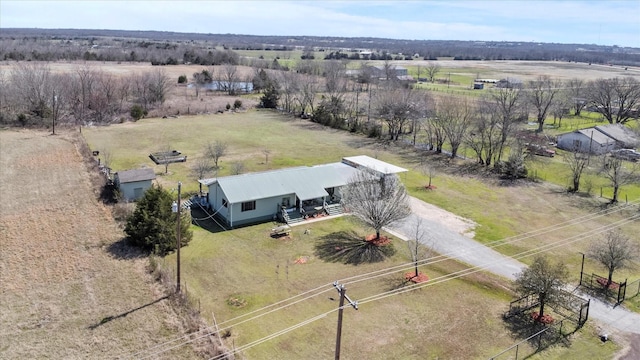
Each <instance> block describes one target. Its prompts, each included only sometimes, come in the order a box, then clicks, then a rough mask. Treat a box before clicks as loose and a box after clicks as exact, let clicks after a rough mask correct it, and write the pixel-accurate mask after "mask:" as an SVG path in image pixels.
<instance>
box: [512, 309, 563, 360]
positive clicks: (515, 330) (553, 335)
mask: <svg viewBox="0 0 640 360" xmlns="http://www.w3.org/2000/svg"><path fill="white" fill-rule="evenodd" d="M502 320H503V321H504V322H505V324H506V327H507V329H508V330H509V331H510V332H511V335H512V336H513V337H515V338H516V339H523V340H524V339H527V338H529V337H531V336H532V335H535V334H537V333H539V332H541V331H542V330H545V329H546V331H544V332H543V333H541V334H539V335H537V336H534V337H531V338H529V339H528V340H527V343H528V344H529V345H530V346H531V347H533V348H534V349H535V352H538V351H540V350H543V349H545V348H547V347H549V346H551V345H554V344H558V343H562V344H563V345H565V346H569V345H570V342H569V340H568V338H567V337H565V336H563V335H562V334H561V333H560V332H559V331H558V329H557V328H556V327H554V326H551V325H545V324H542V323H540V322H537V321H534V320H533V319H532V318H531V314H530V311H523V312H521V313H519V314H515V315H512V316H509V317H506V316H503V317H502ZM535 352H534V353H535ZM531 355H533V354H531ZM531 355H529V356H531ZM529 356H524V357H523V359H526V358H528V357H529Z"/></svg>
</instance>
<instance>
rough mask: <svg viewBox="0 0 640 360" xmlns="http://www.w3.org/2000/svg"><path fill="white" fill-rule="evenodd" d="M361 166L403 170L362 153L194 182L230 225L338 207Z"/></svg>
mask: <svg viewBox="0 0 640 360" xmlns="http://www.w3.org/2000/svg"><path fill="white" fill-rule="evenodd" d="M361 170H366V171H367V172H370V173H374V174H376V175H377V176H381V177H382V176H390V175H395V174H397V173H400V172H405V171H407V170H406V169H403V168H401V167H398V166H395V165H392V164H389V163H386V162H384V161H380V160H377V159H373V158H370V157H368V156H353V157H346V158H343V159H342V162H336V163H330V164H323V165H315V166H300V167H295V168H288V169H280V170H272V171H264V172H257V173H250V174H242V175H233V176H225V177H219V178H212V179H202V180H199V182H200V183H201V184H203V185H205V186H207V187H208V189H209V191H208V193H207V195H206V200H207V205H208V207H209V208H210V209H211V210H212V211H213V213H214V214H215V215H216V217H218V218H220V219H222V220H223V221H224V222H225V223H226V224H227V225H228V226H230V227H234V226H240V225H245V224H251V223H258V222H264V221H272V220H274V219H280V220H282V221H285V222H287V223H293V222H298V221H302V220H303V219H304V218H306V217H308V216H315V215H318V214H320V213H322V214H329V215H334V214H339V213H342V205H341V204H340V200H341V192H340V190H341V188H342V187H343V186H345V185H347V184H348V183H349V182H350V181H351V179H353V177H354V176H355V174H356V173H357V172H358V171H361Z"/></svg>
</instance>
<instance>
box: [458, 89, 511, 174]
mask: <svg viewBox="0 0 640 360" xmlns="http://www.w3.org/2000/svg"><path fill="white" fill-rule="evenodd" d="M494 107H495V105H494V104H493V103H492V102H490V101H487V100H486V99H484V100H480V102H479V103H478V111H477V112H476V113H475V116H473V117H472V119H471V126H470V129H469V131H468V132H467V134H466V139H465V144H466V145H467V146H468V147H469V148H471V149H472V150H473V151H474V152H475V153H476V156H477V159H478V163H479V164H481V165H485V166H491V164H492V163H493V161H494V159H495V158H496V157H497V153H498V152H499V151H500V148H501V143H502V129H501V127H500V116H499V114H498V113H497V112H496V111H494V110H493V109H494Z"/></svg>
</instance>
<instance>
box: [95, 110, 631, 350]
mask: <svg viewBox="0 0 640 360" xmlns="http://www.w3.org/2000/svg"><path fill="white" fill-rule="evenodd" d="M83 134H84V136H85V137H86V139H87V142H88V143H89V145H90V147H91V149H92V150H105V149H109V151H110V152H112V154H113V166H112V167H113V168H114V169H115V170H122V169H128V168H132V167H137V166H154V165H153V163H152V162H151V161H150V160H149V159H148V157H147V156H148V154H149V153H150V152H152V151H155V150H156V149H158V146H159V145H160V144H167V143H170V144H171V146H172V148H175V149H178V150H180V151H182V152H183V153H185V154H187V155H188V157H189V159H192V158H197V157H199V156H201V155H202V148H203V146H204V144H205V143H207V142H210V141H214V140H224V141H226V142H227V143H228V144H229V154H228V155H226V156H225V157H223V158H222V160H221V165H222V169H221V171H220V175H226V174H229V171H230V169H231V164H233V163H234V162H242V163H243V164H244V165H245V167H246V169H247V171H260V170H266V169H270V168H271V169H273V168H281V167H289V166H296V165H313V164H320V163H326V162H332V161H339V159H340V158H341V157H343V156H351V155H359V154H364V155H370V156H374V157H378V158H380V159H382V160H384V161H388V162H391V163H394V164H397V165H399V166H403V167H405V168H408V169H410V171H409V172H408V173H407V174H406V175H402V177H401V179H402V181H403V182H404V183H405V185H406V186H407V188H408V189H409V191H410V193H411V194H412V195H414V196H416V197H418V198H421V199H423V200H425V201H427V202H429V203H433V204H436V205H438V206H441V207H443V208H445V209H447V210H449V211H452V212H454V213H456V214H458V215H460V216H463V217H466V218H469V219H471V220H473V221H475V222H476V223H478V226H477V228H476V229H475V232H476V239H478V240H479V241H481V242H485V243H488V242H491V241H495V240H503V239H506V238H509V237H511V236H516V235H520V234H524V233H528V232H531V231H535V230H538V229H542V228H547V227H551V226H553V225H554V224H559V223H561V222H571V221H573V220H574V219H577V218H580V217H582V216H585V215H586V214H589V213H593V212H597V211H599V210H601V209H602V206H603V203H604V201H603V200H600V199H597V198H594V199H589V198H584V197H580V196H569V195H566V194H565V193H564V192H563V191H562V187H558V186H555V185H552V184H547V183H539V184H535V183H529V184H520V185H516V186H501V185H500V184H499V183H497V182H495V181H494V180H492V179H490V178H482V177H477V176H468V175H466V174H465V173H464V172H462V169H464V167H461V168H460V170H459V171H460V172H458V173H456V172H453V173H451V172H449V171H448V170H445V168H442V170H440V171H438V172H437V175H436V177H435V178H434V184H435V185H437V187H438V188H437V190H436V191H425V190H423V186H424V185H425V184H426V182H427V178H426V176H425V175H424V174H423V173H422V172H421V171H419V167H420V164H421V163H422V162H423V161H424V160H425V158H423V157H422V156H420V155H419V154H416V153H415V152H414V151H412V150H410V149H406V148H396V147H386V146H382V145H381V144H379V143H377V142H376V141H374V140H371V139H366V138H363V137H361V136H357V135H353V134H349V133H346V132H342V131H336V130H331V129H326V128H322V127H318V126H317V125H315V124H313V123H310V122H307V121H302V120H300V119H293V118H288V117H283V116H280V115H278V114H275V113H272V112H265V111H249V112H246V113H238V114H222V115H208V116H197V117H183V118H177V119H145V120H141V121H139V122H137V123H128V124H121V125H116V126H110V127H101V128H87V129H84V130H83ZM265 149H268V150H270V155H269V161H268V162H267V161H266V157H265V154H264V153H263V150H265ZM426 160H427V161H429V162H433V164H434V166H439V165H438V164H440V161H441V159H440V158H438V157H435V158H426ZM190 161H191V160H189V161H188V162H187V163H178V164H171V165H170V166H169V173H168V174H167V175H164V174H163V171H164V167H162V166H155V167H154V169H155V171H156V173H157V174H158V182H159V183H160V184H163V186H165V187H168V188H172V187H175V183H176V182H177V181H182V182H183V185H184V188H185V189H186V190H187V191H188V192H195V191H197V183H196V181H195V178H193V176H191V175H190V171H189V165H190ZM632 211H633V210H632ZM635 211H637V210H635ZM625 216H629V213H626V212H624V211H623V212H619V213H614V214H612V215H608V216H601V217H597V218H593V219H591V220H590V221H588V222H583V223H576V224H573V225H570V226H567V227H565V228H562V229H558V230H554V231H549V232H547V233H544V234H540V235H537V236H531V237H527V238H524V239H523V240H521V241H519V242H517V243H514V244H509V245H505V246H502V247H499V248H498V250H499V251H502V252H504V253H506V254H509V255H513V254H517V253H520V252H522V251H526V250H529V249H532V248H535V247H538V246H540V245H541V244H551V243H553V242H557V241H562V240H564V239H567V238H570V237H572V236H582V239H581V240H580V241H576V242H573V243H571V244H567V245H565V246H563V247H560V248H557V249H554V254H555V255H556V256H557V257H558V258H562V259H563V261H564V262H565V263H567V264H568V266H569V268H570V271H571V275H572V278H573V279H577V278H578V276H579V266H580V255H579V252H580V251H585V250H586V248H587V246H588V244H589V241H591V240H592V239H593V238H594V237H590V236H588V234H589V232H594V231H596V230H597V229H598V228H600V227H601V226H604V225H606V224H608V223H611V222H613V221H615V220H619V219H623V218H624V217H625ZM272 226H273V224H263V225H257V226H253V227H248V228H242V229H235V230H232V231H227V232H209V231H206V230H202V229H199V228H197V227H195V228H194V229H195V234H194V240H193V241H192V243H190V245H189V246H188V247H187V248H185V250H184V251H183V253H184V254H185V255H183V256H184V259H186V260H184V261H183V269H184V270H183V273H184V274H185V275H184V279H185V280H186V283H187V287H188V289H189V291H190V293H192V294H194V295H195V296H196V297H198V298H200V301H201V306H202V309H203V312H204V313H205V314H206V313H207V312H212V313H214V314H215V315H216V317H217V319H218V322H219V323H221V324H220V325H221V326H225V324H229V326H231V327H232V336H231V339H233V340H234V344H235V346H241V345H242V344H247V343H249V342H251V341H254V340H256V339H260V338H261V337H264V336H266V335H268V334H269V333H271V332H273V331H277V330H280V329H282V328H285V327H287V326H291V325H294V324H297V323H299V322H301V321H303V320H305V319H308V318H310V317H312V316H314V315H317V314H319V313H323V312H325V311H330V310H331V309H335V307H336V303H335V302H331V301H330V300H329V299H328V298H329V297H333V298H334V299H335V298H336V293H335V290H334V289H332V287H331V286H330V285H329V284H330V283H331V282H332V281H334V280H339V279H345V278H347V277H349V276H352V275H354V274H361V273H365V272H367V271H371V270H372V269H375V268H384V267H388V266H391V265H393V264H400V263H405V262H406V261H408V253H407V251H406V250H405V249H404V248H405V246H404V245H403V244H401V243H398V242H397V241H396V243H395V245H396V248H397V249H398V250H399V251H398V254H397V255H396V256H395V257H394V258H392V259H389V260H387V261H386V262H385V263H382V264H376V265H367V266H362V265H361V266H358V267H354V266H346V265H341V264H333V263H331V264H328V263H325V262H324V261H322V260H320V259H318V258H316V257H315V256H314V252H313V244H314V243H315V242H316V241H318V239H319V238H320V237H322V236H323V235H325V234H330V233H332V232H334V231H337V230H339V229H347V228H352V227H353V226H354V225H353V224H351V223H350V222H348V221H347V219H346V218H341V219H337V220H332V221H329V222H322V223H317V224H314V225H313V226H311V227H310V229H311V230H312V231H311V234H313V235H305V234H303V230H304V229H296V231H294V233H293V235H292V238H291V239H289V240H274V239H271V238H270V237H269V236H268V232H269V229H270V228H271V227H272ZM623 230H624V231H625V232H626V233H628V234H634V233H636V232H637V231H639V230H640V225H639V224H638V223H637V222H636V223H632V224H629V225H626V226H625V227H624V229H623ZM356 231H357V232H358V233H359V234H360V235H362V236H363V235H365V234H366V232H367V230H365V229H359V228H356ZM581 234H582V235H581ZM585 234H586V235H587V236H585ZM301 256H306V257H308V259H309V261H308V262H307V263H306V264H304V265H300V264H295V260H296V259H298V258H299V257H301ZM256 260H258V261H256ZM522 260H523V261H524V262H527V261H529V258H524V259H522ZM165 261H166V263H165V265H166V266H167V267H168V268H169V269H171V268H172V267H173V263H172V261H173V257H171V256H170V257H168V258H166V260H165ZM459 266H460V265H459V264H455V263H447V264H446V265H445V264H442V266H439V267H436V266H433V267H426V269H425V270H426V271H427V272H428V273H429V275H430V276H431V277H432V278H433V277H436V276H438V274H443V273H446V272H448V271H452V270H453V269H456V268H458V267H459ZM585 270H586V271H602V269H601V268H598V267H597V265H596V264H589V269H585ZM616 274H617V275H616V276H619V277H621V278H623V277H627V276H628V277H629V278H637V277H640V267H639V266H638V264H636V265H635V266H634V267H632V268H631V269H628V270H625V271H621V272H620V273H616ZM323 284H324V285H323ZM398 285H399V279H398V275H392V276H389V277H387V278H382V279H378V280H375V281H371V282H366V284H360V283H357V284H354V285H353V286H349V288H348V289H349V294H350V295H352V296H353V297H354V298H355V299H358V298H360V299H361V298H363V297H366V296H368V295H369V294H376V293H380V292H383V291H385V290H389V289H390V288H391V287H393V286H398ZM319 286H322V289H324V290H326V291H327V293H323V294H322V295H319V296H318V297H314V298H313V299H310V300H308V301H305V302H304V303H302V304H299V305H296V306H295V307H292V308H291V309H289V310H287V311H284V312H277V313H275V314H273V315H271V316H265V318H261V319H260V320H255V321H252V322H250V323H248V325H242V324H240V325H234V324H236V322H235V321H234V320H233V319H234V318H236V317H238V316H240V315H242V314H246V313H248V312H249V311H252V310H256V309H259V308H261V307H263V306H266V305H268V304H271V303H274V302H276V301H279V300H282V299H286V298H288V297H290V296H293V295H296V294H299V293H300V292H303V291H306V290H308V289H314V288H316V287H319ZM508 286H509V285H508V284H506V283H502V282H501V281H499V280H497V279H493V278H491V277H487V276H486V275H480V276H479V277H472V278H468V279H463V280H456V281H450V282H447V284H446V285H441V286H433V288H430V287H428V288H425V289H422V290H418V291H413V292H410V293H408V294H407V295H402V296H394V297H391V298H388V299H385V300H380V301H377V302H374V303H371V307H365V306H364V305H363V308H362V309H361V310H358V312H351V313H348V315H347V320H346V321H347V322H348V323H351V322H352V321H353V324H354V325H353V328H350V329H349V331H348V332H346V333H343V334H344V336H345V338H344V339H343V344H345V345H343V346H345V349H347V348H348V349H353V350H352V351H354V353H355V354H366V355H367V356H364V357H366V358H373V359H375V358H384V354H388V352H386V353H385V351H383V350H382V349H387V350H388V351H393V353H394V354H395V352H396V351H398V353H401V354H404V355H406V356H403V358H414V357H415V356H418V355H417V354H421V356H420V358H424V356H427V358H435V357H440V358H461V357H463V358H483V357H484V358H486V357H488V356H491V355H492V354H495V353H497V352H499V351H500V350H501V349H502V348H505V347H507V346H509V345H510V344H511V343H513V342H515V341H516V339H515V338H512V337H511V335H510V333H509V332H508V331H507V330H506V328H505V326H504V324H503V323H502V321H501V320H500V317H499V313H500V312H502V311H504V310H505V306H506V304H507V302H508V299H509V296H510V295H509V292H508V291H505V290H503V289H505V288H507V287H508ZM465 294H469V296H464V295H465ZM454 298H455V299H456V301H455V302H453V303H452V302H451V301H450V300H451V299H454ZM245 301H246V303H245ZM238 304H239V305H240V306H236V305H238ZM362 314H366V315H367V316H364V315H362ZM390 314H394V315H393V316H392V317H390V316H389V315H390ZM460 314H462V315H460ZM465 314H466V315H465ZM477 314H482V316H479V317H478V315H477ZM352 317H353V319H352ZM425 318H428V319H429V321H422V319H425ZM334 328H335V314H333V313H332V315H330V316H328V317H327V318H322V319H321V320H318V321H316V322H314V324H313V325H309V326H306V327H303V328H301V329H300V330H297V331H295V332H292V333H288V334H286V335H282V336H281V337H279V338H277V339H276V340H273V341H270V342H266V343H264V344H262V345H260V346H256V347H255V349H250V350H248V352H247V354H248V357H249V358H264V357H274V356H277V357H279V358H292V359H293V358H301V357H302V358H326V357H329V356H330V354H331V351H332V350H331V347H332V345H331V344H332V343H333V341H334V339H333V336H334V334H335V329H334ZM442 329H447V331H443V330H442ZM450 333H456V334H459V335H460V336H459V337H458V336H456V337H453V338H452V337H450V336H446V335H447V334H450ZM312 334H314V335H313V336H314V342H313V345H309V344H308V343H309V341H308V340H306V339H308V337H309V336H311V335H312ZM319 334H320V335H319ZM321 334H328V335H327V336H323V335H321ZM484 334H491V336H490V337H489V338H484V337H483V336H484ZM462 338H464V339H465V340H464V342H463V343H464V344H462V343H461V342H460V339H462ZM595 340H597V339H595ZM346 344H348V345H346ZM407 344H411V346H410V347H409V348H406V347H407ZM574 344H575V346H577V347H580V348H583V347H584V348H589V347H590V346H599V344H598V341H594V339H593V338H591V337H589V336H584V337H582V338H581V339H577V340H576V342H575V343H574ZM572 349H573V347H571V348H567V349H564V350H556V351H559V352H560V353H559V355H557V356H556V355H554V357H555V358H563V356H564V355H563V354H568V353H571V352H572V351H573V350H572ZM592 350H593V351H605V352H607V351H613V349H608V350H607V349H605V350H602V349H601V348H600V347H599V348H598V349H595V348H594V349H592ZM403 351H404V353H403ZM425 354H428V355H425ZM345 356H347V355H345ZM347 357H348V356H347Z"/></svg>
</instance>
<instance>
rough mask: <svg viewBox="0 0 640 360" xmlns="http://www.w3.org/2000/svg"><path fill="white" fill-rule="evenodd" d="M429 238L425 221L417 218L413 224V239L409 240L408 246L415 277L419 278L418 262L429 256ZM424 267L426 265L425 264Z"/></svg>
mask: <svg viewBox="0 0 640 360" xmlns="http://www.w3.org/2000/svg"><path fill="white" fill-rule="evenodd" d="M427 242H428V236H427V230H426V226H425V224H424V220H423V219H422V218H421V217H419V216H417V217H416V218H415V222H414V224H413V239H411V240H407V246H408V247H409V251H410V252H411V261H413V266H414V274H415V275H414V277H418V275H420V273H419V272H418V262H419V261H420V260H421V259H422V258H424V257H427V256H428V248H427V246H426V245H427ZM425 250H426V251H425ZM423 265H426V264H424V263H423Z"/></svg>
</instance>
